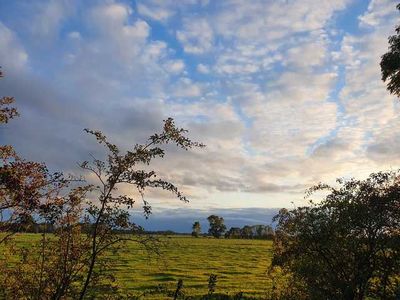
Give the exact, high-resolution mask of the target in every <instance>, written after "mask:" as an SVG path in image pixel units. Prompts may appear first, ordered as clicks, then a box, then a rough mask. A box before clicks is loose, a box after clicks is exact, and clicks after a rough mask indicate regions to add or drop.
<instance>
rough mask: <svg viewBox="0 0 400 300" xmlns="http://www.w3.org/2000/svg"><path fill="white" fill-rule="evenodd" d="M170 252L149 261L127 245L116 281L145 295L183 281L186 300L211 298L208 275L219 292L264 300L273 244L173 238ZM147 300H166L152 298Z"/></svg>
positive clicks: (25, 241)
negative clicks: (208, 295)
mask: <svg viewBox="0 0 400 300" xmlns="http://www.w3.org/2000/svg"><path fill="white" fill-rule="evenodd" d="M39 237H40V235H35V234H22V235H19V236H18V237H17V240H18V244H20V245H24V246H28V245H29V244H30V242H32V241H33V240H35V239H38V238H39ZM165 241H166V242H167V246H166V248H165V249H164V250H163V255H162V258H161V259H157V258H156V257H149V256H148V254H147V252H146V251H144V249H142V248H141V247H140V246H139V245H137V244H135V243H129V244H127V246H126V248H125V249H124V251H123V252H122V253H118V254H110V255H109V256H110V259H112V260H113V261H114V262H115V263H116V264H115V267H114V271H115V275H116V277H117V280H118V283H119V285H120V286H121V287H122V288H123V289H124V290H126V291H129V292H131V293H134V294H137V295H139V294H142V293H143V292H144V291H146V290H151V289H153V288H155V287H157V286H158V285H160V284H162V285H166V286H167V287H168V288H169V289H173V288H174V287H175V286H176V282H177V281H178V280H179V279H182V280H183V281H184V292H185V294H186V295H191V296H194V295H200V294H203V295H204V294H206V293H207V282H208V278H209V275H210V274H216V275H217V276H218V279H217V286H216V292H217V293H229V294H230V295H232V294H235V293H237V292H243V293H244V295H245V296H256V297H262V296H263V295H265V291H266V288H267V287H269V286H270V281H269V280H268V278H267V277H266V275H265V271H266V269H267V267H268V265H269V263H270V260H271V255H272V242H271V241H264V240H236V239H227V240H225V239H213V238H205V237H200V238H193V237H186V236H171V237H168V238H165ZM145 298H146V299H165V298H166V297H165V296H161V295H154V296H149V295H147V296H146V297H145Z"/></svg>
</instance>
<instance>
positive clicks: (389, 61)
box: [381, 4, 400, 97]
mask: <svg viewBox="0 0 400 300" xmlns="http://www.w3.org/2000/svg"><path fill="white" fill-rule="evenodd" d="M397 9H398V10H400V4H398V5H397ZM395 30H396V34H395V35H392V36H390V37H389V51H388V52H387V53H385V54H384V55H383V56H382V60H381V72H382V80H383V81H385V82H386V81H388V83H387V89H388V90H389V92H390V93H391V94H393V95H396V96H397V97H400V25H398V26H397V27H396V29H395Z"/></svg>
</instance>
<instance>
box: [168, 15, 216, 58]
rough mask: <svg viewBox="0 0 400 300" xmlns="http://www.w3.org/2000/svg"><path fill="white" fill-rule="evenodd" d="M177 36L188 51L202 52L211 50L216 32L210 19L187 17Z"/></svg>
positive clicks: (193, 52)
mask: <svg viewBox="0 0 400 300" xmlns="http://www.w3.org/2000/svg"><path fill="white" fill-rule="evenodd" d="M176 37H177V38H178V40H179V41H180V42H181V43H182V45H183V49H184V50H185V52H187V53H192V54H202V53H205V52H208V51H210V50H211V48H212V46H213V39H214V34H213V31H212V28H211V26H210V24H209V23H208V21H207V20H206V19H204V18H197V19H196V18H192V19H186V20H185V21H184V25H183V28H182V30H178V31H177V33H176Z"/></svg>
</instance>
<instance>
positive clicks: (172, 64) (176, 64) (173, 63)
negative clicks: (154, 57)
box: [164, 59, 185, 74]
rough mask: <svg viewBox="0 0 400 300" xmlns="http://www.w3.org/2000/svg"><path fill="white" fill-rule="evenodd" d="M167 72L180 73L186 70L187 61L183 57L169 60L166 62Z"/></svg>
mask: <svg viewBox="0 0 400 300" xmlns="http://www.w3.org/2000/svg"><path fill="white" fill-rule="evenodd" d="M164 68H165V70H166V71H167V72H169V73H172V74H179V73H182V72H183V71H184V70H185V63H184V62H183V60H181V59H175V60H169V61H167V62H166V63H165V64H164Z"/></svg>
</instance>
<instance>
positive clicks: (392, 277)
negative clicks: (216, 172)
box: [273, 172, 400, 299]
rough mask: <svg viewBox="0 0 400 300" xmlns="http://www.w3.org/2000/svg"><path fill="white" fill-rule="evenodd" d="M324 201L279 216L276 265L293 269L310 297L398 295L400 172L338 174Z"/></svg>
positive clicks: (318, 189)
mask: <svg viewBox="0 0 400 300" xmlns="http://www.w3.org/2000/svg"><path fill="white" fill-rule="evenodd" d="M338 183H339V187H338V188H335V187H331V186H328V185H322V184H320V185H318V186H316V187H314V188H313V189H312V190H311V191H310V195H311V194H312V193H313V192H315V191H323V190H324V191H328V195H327V196H326V197H325V199H324V200H323V201H322V202H320V203H319V204H315V203H313V202H311V205H310V206H308V207H300V208H297V209H294V210H291V211H288V210H286V209H283V210H281V211H280V212H279V214H278V215H277V216H276V217H275V221H277V228H276V232H275V242H274V257H273V265H275V266H280V267H282V268H283V269H284V272H289V273H290V274H293V280H294V282H296V283H297V284H298V283H301V286H302V289H303V292H304V293H303V295H304V294H306V295H308V296H307V297H306V299H364V298H365V297H367V296H370V297H374V298H377V299H399V298H398V297H400V277H399V276H400V177H399V173H397V172H388V173H376V174H371V175H370V176H369V177H368V178H367V179H366V180H355V179H351V180H348V181H343V180H338Z"/></svg>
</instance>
